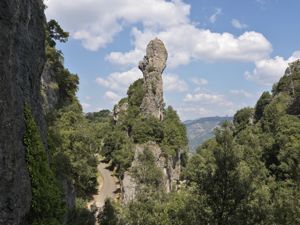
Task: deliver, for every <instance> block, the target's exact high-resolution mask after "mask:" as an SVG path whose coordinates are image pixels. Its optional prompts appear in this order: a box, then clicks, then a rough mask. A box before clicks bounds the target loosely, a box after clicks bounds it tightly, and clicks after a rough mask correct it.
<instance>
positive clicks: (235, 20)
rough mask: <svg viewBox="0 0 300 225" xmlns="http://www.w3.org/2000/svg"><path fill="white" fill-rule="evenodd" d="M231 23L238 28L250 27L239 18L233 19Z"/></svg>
mask: <svg viewBox="0 0 300 225" xmlns="http://www.w3.org/2000/svg"><path fill="white" fill-rule="evenodd" d="M231 25H232V26H233V27H234V28H237V29H245V28H247V27H248V25H247V24H245V23H241V22H240V21H239V20H237V19H232V20H231Z"/></svg>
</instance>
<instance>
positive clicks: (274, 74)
mask: <svg viewBox="0 0 300 225" xmlns="http://www.w3.org/2000/svg"><path fill="white" fill-rule="evenodd" d="M299 58H300V51H296V52H294V53H293V55H292V56H291V57H289V58H288V59H284V58H283V57H280V56H276V57H274V58H267V59H262V60H258V61H257V62H255V68H254V70H253V71H252V72H249V71H246V72H245V77H246V79H248V80H254V81H257V82H258V83H260V84H264V85H267V86H271V85H272V84H273V83H275V82H277V81H278V79H279V78H280V77H281V76H283V74H284V71H285V69H286V68H287V66H288V63H289V62H293V61H295V60H297V59H299Z"/></svg>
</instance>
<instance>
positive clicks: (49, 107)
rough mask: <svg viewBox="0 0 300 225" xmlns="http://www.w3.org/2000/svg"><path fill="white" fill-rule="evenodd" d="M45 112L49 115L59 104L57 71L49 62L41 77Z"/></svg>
mask: <svg viewBox="0 0 300 225" xmlns="http://www.w3.org/2000/svg"><path fill="white" fill-rule="evenodd" d="M41 85H42V86H41V89H42V99H43V110H44V113H45V114H47V113H49V112H51V111H53V110H54V109H55V108H56V107H57V105H58V103H59V86H58V83H57V81H56V76H55V71H54V70H53V68H52V65H51V64H50V63H49V62H46V64H45V66H44V69H43V73H42V76H41Z"/></svg>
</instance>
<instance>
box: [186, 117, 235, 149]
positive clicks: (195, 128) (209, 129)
mask: <svg viewBox="0 0 300 225" xmlns="http://www.w3.org/2000/svg"><path fill="white" fill-rule="evenodd" d="M225 120H232V117H219V116H215V117H204V118H200V119H196V120H187V121H185V122H184V125H185V126H186V129H187V135H188V139H189V148H190V150H191V151H195V150H196V148H197V147H198V146H199V145H200V144H202V143H203V142H204V141H205V140H207V139H209V138H211V137H212V136H213V130H214V128H216V127H217V126H218V125H219V124H220V123H222V122H223V121H225Z"/></svg>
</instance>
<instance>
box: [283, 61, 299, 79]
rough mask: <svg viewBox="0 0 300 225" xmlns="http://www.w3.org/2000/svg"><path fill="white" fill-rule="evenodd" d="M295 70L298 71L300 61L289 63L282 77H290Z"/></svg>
mask: <svg viewBox="0 0 300 225" xmlns="http://www.w3.org/2000/svg"><path fill="white" fill-rule="evenodd" d="M296 70H300V59H298V60H296V61H294V62H291V63H289V66H288V68H287V69H286V70H285V73H284V76H290V75H292V74H293V73H294V72H295V71H296Z"/></svg>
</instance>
